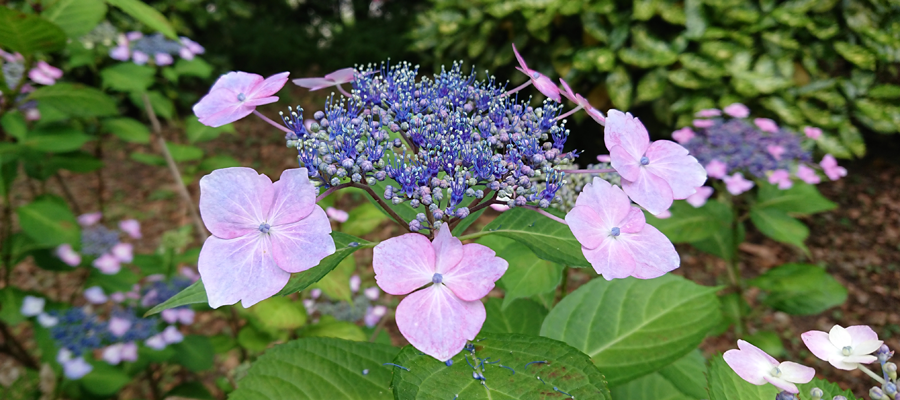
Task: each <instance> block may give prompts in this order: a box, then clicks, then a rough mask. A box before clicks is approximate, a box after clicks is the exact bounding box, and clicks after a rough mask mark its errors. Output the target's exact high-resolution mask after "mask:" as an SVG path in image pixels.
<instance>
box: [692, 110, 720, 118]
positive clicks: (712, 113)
mask: <svg viewBox="0 0 900 400" xmlns="http://www.w3.org/2000/svg"><path fill="white" fill-rule="evenodd" d="M694 115H695V116H697V117H700V118H712V117H718V116H720V115H722V111H720V110H719V109H717V108H707V109H705V110H700V111H697V113H696V114H694Z"/></svg>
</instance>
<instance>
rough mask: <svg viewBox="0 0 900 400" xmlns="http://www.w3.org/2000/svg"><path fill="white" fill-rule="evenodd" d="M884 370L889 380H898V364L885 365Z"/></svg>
mask: <svg viewBox="0 0 900 400" xmlns="http://www.w3.org/2000/svg"><path fill="white" fill-rule="evenodd" d="M883 368H884V372H887V375H888V378H891V380H892V381H893V380H897V364H894V363H892V362H889V363H885V364H884V367H883Z"/></svg>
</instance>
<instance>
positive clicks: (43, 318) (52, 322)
mask: <svg viewBox="0 0 900 400" xmlns="http://www.w3.org/2000/svg"><path fill="white" fill-rule="evenodd" d="M37 321H38V323H39V324H41V326H43V327H44V328H50V327H53V326H56V324H58V323H59V318H57V317H54V316H52V315H50V314H47V313H40V314H38V316H37Z"/></svg>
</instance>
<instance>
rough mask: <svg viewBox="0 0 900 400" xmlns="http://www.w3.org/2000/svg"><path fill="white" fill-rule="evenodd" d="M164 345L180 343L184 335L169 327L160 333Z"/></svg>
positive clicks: (173, 327)
mask: <svg viewBox="0 0 900 400" xmlns="http://www.w3.org/2000/svg"><path fill="white" fill-rule="evenodd" d="M160 335H161V336H162V338H163V340H164V341H165V342H166V344H175V343H181V341H183V340H184V334H182V333H181V332H180V331H178V328H176V327H175V326H174V325H169V326H167V327H166V329H163V331H162V333H160Z"/></svg>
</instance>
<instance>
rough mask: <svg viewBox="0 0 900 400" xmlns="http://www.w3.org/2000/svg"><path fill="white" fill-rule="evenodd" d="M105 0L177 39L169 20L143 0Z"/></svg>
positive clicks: (151, 27)
mask: <svg viewBox="0 0 900 400" xmlns="http://www.w3.org/2000/svg"><path fill="white" fill-rule="evenodd" d="M106 2H107V3H109V5H111V6H114V7H118V8H119V9H121V10H122V11H124V12H125V14H128V15H130V16H131V17H132V18H134V19H136V20H138V21H140V22H141V23H142V24H144V25H147V27H148V28H150V29H152V30H154V31H159V32H160V33H162V34H163V35H166V37H168V38H169V39H172V40H178V36H177V35H176V34H175V29H174V28H172V24H170V23H169V20H167V19H166V17H164V16H163V15H162V14H160V13H159V11H156V9H154V8H153V7H150V6H148V5H147V4H144V2H142V1H140V0H106Z"/></svg>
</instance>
